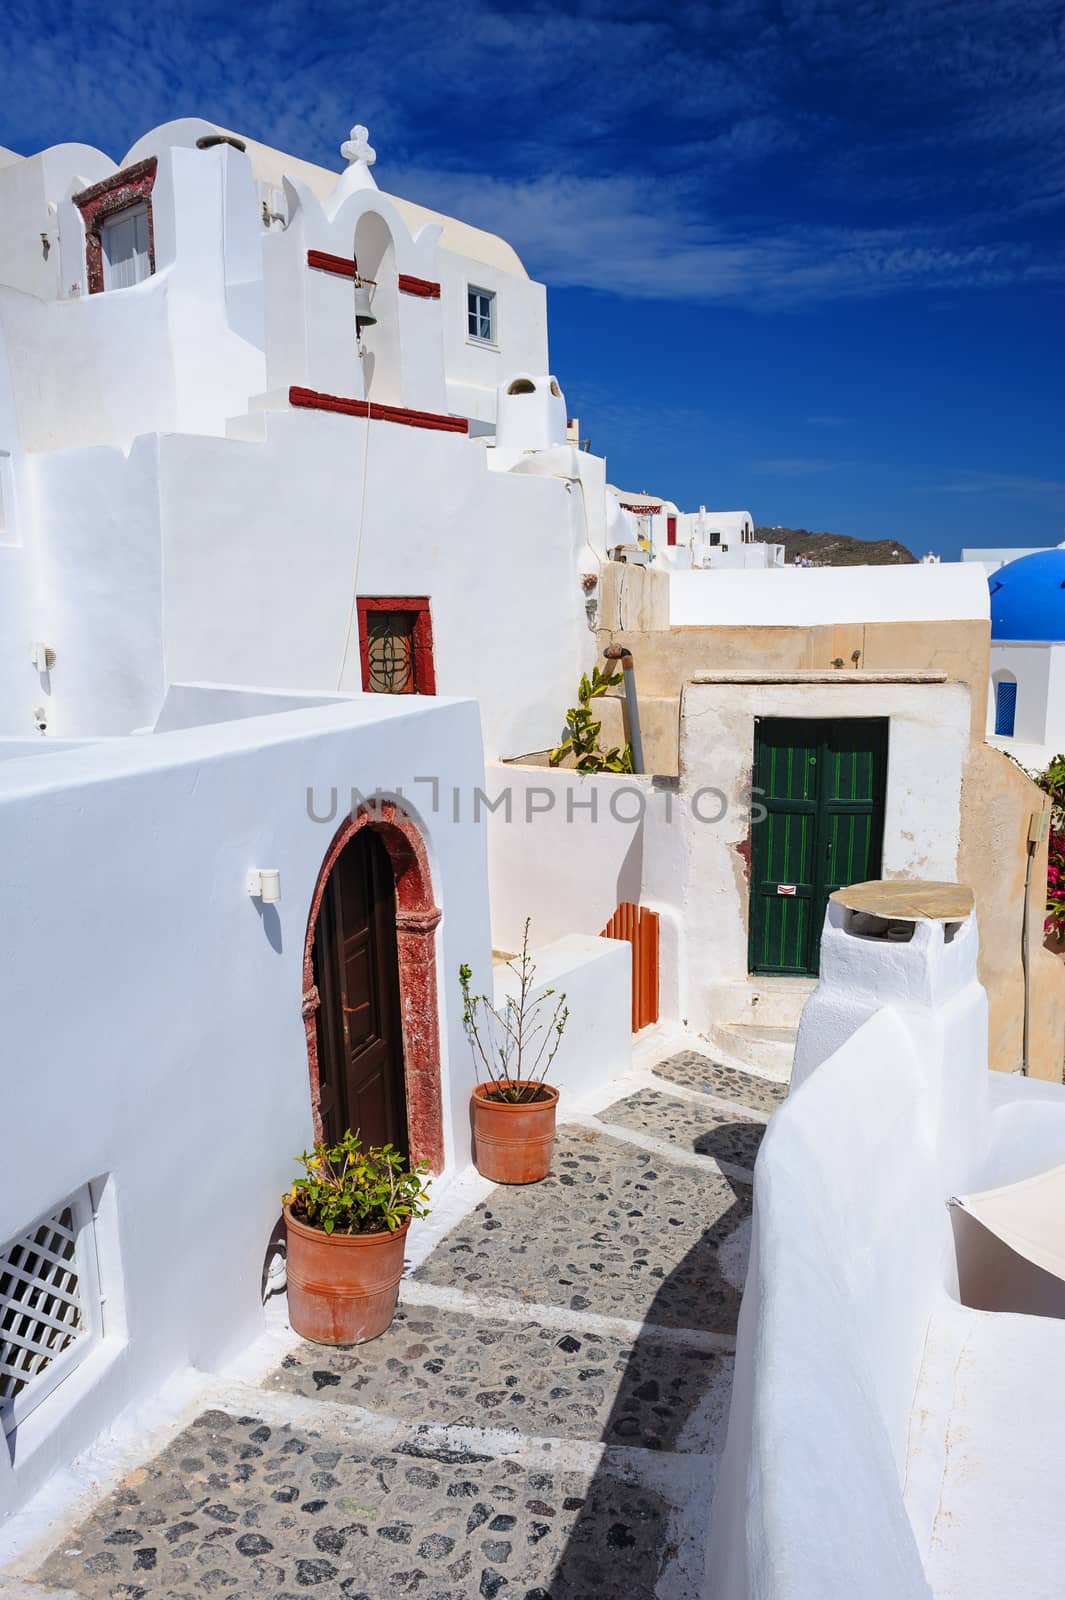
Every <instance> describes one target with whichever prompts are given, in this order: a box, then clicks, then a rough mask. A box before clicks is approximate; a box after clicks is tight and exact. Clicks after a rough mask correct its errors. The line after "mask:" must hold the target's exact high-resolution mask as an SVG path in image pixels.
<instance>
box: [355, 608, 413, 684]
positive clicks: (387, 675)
mask: <svg viewBox="0 0 1065 1600" xmlns="http://www.w3.org/2000/svg"><path fill="white" fill-rule="evenodd" d="M366 633H367V642H368V655H369V663H370V689H371V691H372V692H373V693H374V694H413V693H414V692H415V691H414V614H413V612H410V611H374V612H371V613H370V614H369V615H368V617H367V627H366Z"/></svg>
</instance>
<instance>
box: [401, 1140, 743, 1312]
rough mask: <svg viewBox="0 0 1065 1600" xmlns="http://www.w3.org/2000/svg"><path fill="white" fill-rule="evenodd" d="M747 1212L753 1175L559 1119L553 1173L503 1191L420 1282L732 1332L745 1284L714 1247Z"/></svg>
mask: <svg viewBox="0 0 1065 1600" xmlns="http://www.w3.org/2000/svg"><path fill="white" fill-rule="evenodd" d="M750 1212H751V1186H750V1184H749V1183H745V1182H741V1181H738V1180H734V1179H727V1178H725V1177H723V1176H720V1175H719V1174H718V1173H716V1172H712V1171H707V1172H705V1173H704V1172H702V1171H701V1170H698V1169H697V1168H696V1167H694V1166H693V1165H692V1163H691V1162H690V1161H689V1162H686V1163H684V1164H682V1163H680V1162H679V1161H678V1162H672V1161H670V1160H669V1159H668V1157H665V1158H661V1159H660V1158H659V1157H658V1156H657V1155H655V1156H652V1155H651V1154H650V1153H649V1152H648V1151H646V1150H640V1149H635V1148H634V1147H633V1146H632V1145H631V1144H629V1143H626V1142H625V1141H624V1140H622V1139H612V1138H610V1137H609V1136H607V1135H606V1133H605V1132H604V1133H602V1134H601V1133H599V1132H598V1131H593V1130H591V1129H586V1128H583V1127H575V1126H573V1125H568V1126H567V1125H566V1124H563V1125H562V1126H561V1127H560V1128H559V1133H558V1139H557V1141H556V1144H555V1153H554V1158H553V1162H552V1169H551V1173H550V1176H548V1177H547V1178H545V1179H544V1180H543V1182H542V1183H536V1184H529V1185H527V1186H524V1187H519V1188H504V1187H501V1188H498V1189H496V1190H495V1191H494V1192H493V1193H492V1194H491V1195H490V1196H489V1198H488V1199H487V1200H484V1201H482V1202H481V1204H480V1205H478V1206H477V1207H476V1209H475V1210H473V1211H472V1212H471V1213H470V1214H469V1216H468V1217H466V1218H465V1219H464V1220H463V1221H462V1222H460V1223H459V1224H458V1226H457V1227H455V1228H453V1229H452V1230H451V1232H450V1233H449V1234H447V1235H446V1237H445V1238H444V1239H442V1240H441V1242H440V1243H439V1244H438V1245H437V1246H436V1248H435V1250H434V1251H433V1253H432V1255H431V1256H430V1257H429V1259H428V1260H427V1261H426V1262H425V1263H424V1264H423V1265H422V1266H420V1267H419V1268H418V1269H417V1271H416V1272H415V1274H414V1278H415V1281H417V1282H424V1283H432V1284H438V1285H441V1286H443V1287H445V1288H455V1289H463V1290H466V1291H468V1292H470V1293H472V1294H485V1293H487V1294H506V1295H509V1296H510V1297H511V1298H512V1299H515V1300H518V1299H522V1298H526V1299H528V1300H530V1301H532V1302H540V1303H542V1304H544V1305H555V1306H565V1307H568V1308H569V1309H571V1310H574V1311H581V1310H585V1309H587V1310H589V1311H592V1312H596V1313H600V1314H602V1315H607V1316H618V1317H625V1318H628V1319H635V1320H638V1321H646V1322H652V1323H657V1324H660V1325H661V1326H663V1327H666V1328H699V1329H706V1330H710V1331H713V1332H718V1333H734V1332H735V1328H736V1317H737V1314H738V1311H739V1300H740V1288H739V1285H738V1283H737V1282H736V1281H735V1279H734V1276H733V1275H731V1269H730V1270H729V1271H726V1270H724V1269H723V1265H722V1262H721V1261H720V1260H719V1257H718V1251H719V1248H720V1247H721V1246H722V1245H726V1244H727V1243H728V1241H730V1240H731V1239H732V1237H733V1235H734V1234H735V1233H736V1232H737V1230H738V1229H740V1228H741V1226H742V1225H743V1224H744V1223H745V1222H746V1220H747V1218H748V1217H749V1216H750ZM741 1281H742V1280H741Z"/></svg>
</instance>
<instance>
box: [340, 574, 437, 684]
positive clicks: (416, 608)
mask: <svg viewBox="0 0 1065 1600" xmlns="http://www.w3.org/2000/svg"><path fill="white" fill-rule="evenodd" d="M372 611H408V612H413V614H414V688H413V690H411V691H410V692H411V693H412V694H435V693H436V665H435V663H434V661H433V619H432V617H431V615H430V612H429V600H428V598H427V596H425V595H401V596H397V595H372V596H371V595H360V596H359V599H358V613H359V660H360V662H361V664H362V687H363V689H364V691H365V692H366V693H367V694H372V693H373V692H374V691H373V690H371V688H370V635H369V630H368V627H367V615H368V613H369V612H372Z"/></svg>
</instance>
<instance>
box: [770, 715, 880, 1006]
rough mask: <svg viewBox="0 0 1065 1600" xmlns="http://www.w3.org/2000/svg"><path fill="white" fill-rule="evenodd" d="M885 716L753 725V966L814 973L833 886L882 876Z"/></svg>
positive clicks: (780, 720) (784, 719) (785, 719)
mask: <svg viewBox="0 0 1065 1600" xmlns="http://www.w3.org/2000/svg"><path fill="white" fill-rule="evenodd" d="M887 726H888V725H887V719H886V718H877V719H870V720H857V719H855V720H851V719H841V720H839V721H831V722H830V721H819V720H816V719H814V718H805V717H763V718H759V720H758V721H757V722H756V723H755V740H754V779H753V783H754V790H755V794H754V800H755V804H756V805H757V804H758V803H761V805H762V806H764V807H765V810H766V816H765V819H764V820H763V821H762V822H757V823H755V824H754V825H753V826H752V828H751V908H750V928H751V934H750V967H751V971H752V972H780V973H794V974H797V975H804V976H805V975H816V973H817V966H818V958H819V956H820V949H821V927H822V924H823V922H824V919H825V903H826V901H827V899H828V896H829V895H830V894H831V893H832V891H833V889H838V888H840V887H841V886H842V885H843V884H847V883H862V882H864V881H865V880H866V879H868V878H877V877H879V876H880V854H881V846H882V842H883V832H884V790H885V783H886V776H887Z"/></svg>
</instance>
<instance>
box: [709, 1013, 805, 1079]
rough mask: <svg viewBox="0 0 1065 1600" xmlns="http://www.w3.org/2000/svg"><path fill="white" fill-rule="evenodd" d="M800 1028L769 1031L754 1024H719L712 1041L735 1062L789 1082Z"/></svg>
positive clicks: (758, 1024) (712, 1034)
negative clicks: (796, 1038)
mask: <svg viewBox="0 0 1065 1600" xmlns="http://www.w3.org/2000/svg"><path fill="white" fill-rule="evenodd" d="M797 1031H798V1030H797V1027H795V1028H784V1027H766V1026H764V1025H763V1024H761V1023H752V1022H716V1023H714V1024H713V1026H712V1027H711V1029H710V1039H711V1041H712V1042H713V1043H714V1044H716V1045H717V1046H718V1048H719V1049H720V1050H722V1051H724V1052H725V1054H726V1055H728V1056H731V1058H732V1059H733V1060H734V1061H737V1062H742V1063H743V1064H744V1065H745V1066H748V1067H753V1068H754V1069H755V1070H756V1071H757V1072H764V1073H765V1074H766V1075H767V1076H768V1077H771V1078H776V1079H778V1080H780V1081H781V1082H787V1080H788V1079H789V1078H790V1076H791V1063H792V1060H793V1058H794V1055H795V1036H796V1033H797Z"/></svg>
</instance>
